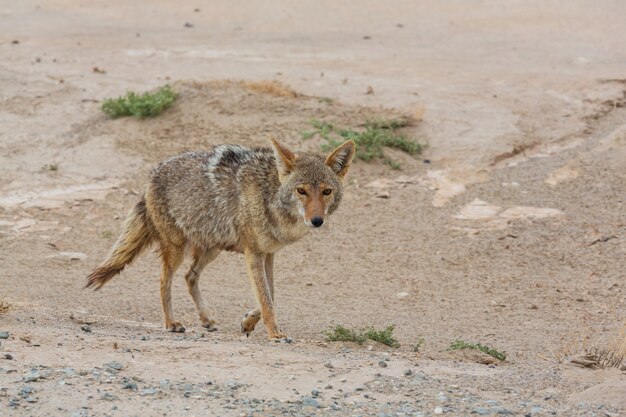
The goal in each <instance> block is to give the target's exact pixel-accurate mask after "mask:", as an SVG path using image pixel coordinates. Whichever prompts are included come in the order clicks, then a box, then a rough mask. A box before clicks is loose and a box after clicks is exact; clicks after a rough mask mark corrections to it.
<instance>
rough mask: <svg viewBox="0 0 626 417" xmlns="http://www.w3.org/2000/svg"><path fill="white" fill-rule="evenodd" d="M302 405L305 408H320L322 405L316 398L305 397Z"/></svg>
mask: <svg viewBox="0 0 626 417" xmlns="http://www.w3.org/2000/svg"><path fill="white" fill-rule="evenodd" d="M302 405H303V406H305V407H314V408H320V403H319V402H318V401H317V400H316V399H315V398H309V397H304V398H303V399H302Z"/></svg>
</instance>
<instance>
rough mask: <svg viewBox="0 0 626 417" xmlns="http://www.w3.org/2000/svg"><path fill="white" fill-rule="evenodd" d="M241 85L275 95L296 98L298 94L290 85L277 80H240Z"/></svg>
mask: <svg viewBox="0 0 626 417" xmlns="http://www.w3.org/2000/svg"><path fill="white" fill-rule="evenodd" d="M241 85H242V86H243V87H244V88H247V89H248V90H252V91H256V92H259V93H263V94H269V95H272V96H276V97H286V98H296V97H298V96H299V94H298V93H296V92H295V91H294V90H293V89H292V88H291V87H289V86H288V85H285V84H283V83H281V82H278V81H242V82H241Z"/></svg>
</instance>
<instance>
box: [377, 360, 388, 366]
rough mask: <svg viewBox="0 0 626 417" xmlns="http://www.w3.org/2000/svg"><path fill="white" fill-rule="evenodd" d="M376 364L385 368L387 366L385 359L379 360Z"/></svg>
mask: <svg viewBox="0 0 626 417" xmlns="http://www.w3.org/2000/svg"><path fill="white" fill-rule="evenodd" d="M378 366H380V367H381V368H386V367H387V362H385V361H379V362H378Z"/></svg>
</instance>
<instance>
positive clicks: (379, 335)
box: [324, 325, 400, 348]
mask: <svg viewBox="0 0 626 417" xmlns="http://www.w3.org/2000/svg"><path fill="white" fill-rule="evenodd" d="M393 329H394V326H387V327H386V328H385V329H383V330H376V329H374V328H372V327H369V328H367V329H363V330H352V329H348V328H347V327H344V326H341V325H337V326H335V327H333V328H331V329H330V330H327V331H325V332H324V335H325V336H326V340H327V341H328V342H356V343H358V344H359V345H362V344H363V343H365V341H366V340H368V339H369V340H374V341H376V342H379V343H382V344H384V345H387V346H390V347H393V348H399V347H400V343H398V341H397V340H396V339H395V338H394V337H393Z"/></svg>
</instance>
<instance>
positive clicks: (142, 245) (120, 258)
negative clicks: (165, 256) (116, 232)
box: [85, 198, 153, 290]
mask: <svg viewBox="0 0 626 417" xmlns="http://www.w3.org/2000/svg"><path fill="white" fill-rule="evenodd" d="M151 229H152V228H151V227H150V226H149V219H148V213H147V211H146V200H145V199H144V198H142V199H141V201H139V202H138V203H137V205H135V207H134V208H133V209H132V211H131V212H130V213H129V214H128V217H126V221H125V222H124V232H122V235H121V236H120V237H119V239H118V240H117V242H115V245H114V246H113V249H112V250H111V253H110V254H109V256H107V258H106V259H105V260H104V262H102V264H100V266H99V267H97V268H96V269H94V270H93V272H92V273H91V274H89V276H88V277H87V285H85V288H94V289H96V290H98V289H100V288H101V287H102V286H103V285H104V284H106V283H107V282H108V281H109V280H110V279H111V278H113V277H114V276H115V275H117V274H119V273H120V272H122V270H123V269H124V267H125V266H126V265H128V264H129V263H131V262H132V261H133V259H135V258H136V257H137V255H139V254H140V253H141V252H142V251H143V250H144V249H146V248H147V247H148V245H149V244H150V242H152V238H153V233H152V230H151Z"/></svg>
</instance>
